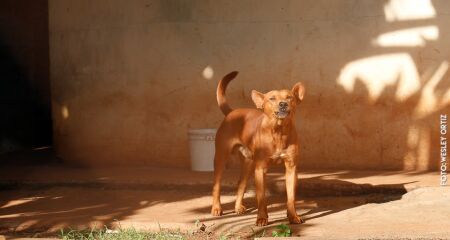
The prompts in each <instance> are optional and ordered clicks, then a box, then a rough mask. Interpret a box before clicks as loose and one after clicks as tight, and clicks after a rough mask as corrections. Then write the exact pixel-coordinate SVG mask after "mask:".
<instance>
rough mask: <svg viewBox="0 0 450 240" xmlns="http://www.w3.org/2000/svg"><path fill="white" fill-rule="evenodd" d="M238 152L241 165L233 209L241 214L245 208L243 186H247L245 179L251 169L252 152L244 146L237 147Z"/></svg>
mask: <svg viewBox="0 0 450 240" xmlns="http://www.w3.org/2000/svg"><path fill="white" fill-rule="evenodd" d="M239 152H240V153H241V159H242V167H241V177H240V179H239V184H238V189H237V193H236V203H235V205H234V211H235V212H236V214H243V213H245V211H246V210H247V209H246V207H245V206H244V204H243V203H242V201H243V198H244V193H245V188H246V187H247V180H248V177H249V175H250V173H251V172H252V170H253V159H252V157H253V154H252V152H251V151H250V150H249V149H248V148H246V147H244V146H240V147H239Z"/></svg>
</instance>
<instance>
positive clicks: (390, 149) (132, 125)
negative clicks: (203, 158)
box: [49, 0, 450, 170]
mask: <svg viewBox="0 0 450 240" xmlns="http://www.w3.org/2000/svg"><path fill="white" fill-rule="evenodd" d="M449 13H450V2H449V1H444V0H441V1H427V0H420V1H415V0H411V1H401V0H391V1H379V0H373V1H349V0H333V1H329V0H319V1H318V0H303V1H300V0H299V1H293V0H291V1H289V0H283V1H260V0H252V1H250V0H247V1H226V0H223V1H206V0H205V1H200V0H196V1H191V0H160V1H148V0H147V1H145V0H134V1H122V0H94V1H92V0H78V1H72V0H50V2H49V15H50V16H49V19H50V20H49V21H50V49H51V50H50V56H51V80H52V94H53V97H52V100H53V118H54V138H55V146H56V149H57V152H58V155H59V156H61V157H62V158H63V159H65V160H66V161H68V162H74V163H81V164H87V165H116V164H126V165H149V166H164V167H188V166H189V155H188V154H189V153H188V142H187V129H188V128H214V127H218V126H219V124H220V122H221V120H222V118H223V116H222V114H221V112H220V111H219V109H218V107H217V105H216V100H215V88H216V84H217V82H218V80H219V78H220V77H221V76H223V75H224V74H226V73H228V72H230V71H232V70H238V71H240V75H239V76H238V78H237V79H236V80H235V81H234V82H232V84H231V86H230V88H229V91H228V99H229V100H230V102H231V105H232V106H233V107H234V108H237V107H248V106H252V103H251V100H250V92H251V90H252V89H257V90H259V91H267V90H270V89H278V88H290V87H291V86H292V85H293V84H294V83H295V82H297V81H302V82H303V83H304V84H305V86H306V89H307V94H306V97H305V100H304V102H303V103H302V104H301V106H300V109H299V111H298V113H299V114H298V118H297V123H298V133H299V136H300V139H301V166H302V168H304V169H312V168H342V169H349V168H351V169H410V170H412V169H416V170H426V169H436V168H437V166H438V161H439V159H438V153H439V148H438V147H439V114H441V113H448V112H449V105H448V103H449V100H450V92H449V89H450V82H449V74H448V72H447V68H448V60H449V52H450V51H449V50H450V39H449V31H450V28H449V27H448V23H449V22H450V14H449ZM205 68H207V69H209V70H212V72H213V76H212V78H211V79H208V76H207V74H206V75H204V74H203V73H204V72H205ZM206 72H207V71H206ZM210 72H211V71H210Z"/></svg>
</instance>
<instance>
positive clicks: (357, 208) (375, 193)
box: [0, 165, 450, 239]
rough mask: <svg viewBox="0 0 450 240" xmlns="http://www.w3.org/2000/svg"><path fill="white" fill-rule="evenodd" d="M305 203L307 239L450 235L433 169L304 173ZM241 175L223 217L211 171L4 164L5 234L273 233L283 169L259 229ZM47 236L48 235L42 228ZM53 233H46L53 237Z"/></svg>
mask: <svg viewBox="0 0 450 240" xmlns="http://www.w3.org/2000/svg"><path fill="white" fill-rule="evenodd" d="M299 179H300V180H299V188H298V193H299V196H298V200H297V208H298V210H299V213H300V214H301V215H302V216H303V217H304V218H305V219H306V223H304V224H301V225H291V226H290V227H291V229H292V231H293V235H294V236H301V239H409V238H411V239H450V218H449V216H450V188H447V187H439V186H438V184H439V175H438V174H437V173H430V172H365V171H308V172H302V171H301V172H300V173H299ZM237 180H238V172H237V171H232V170H230V171H228V172H227V174H226V177H225V180H224V184H223V185H224V195H223V197H222V203H223V208H224V210H225V212H224V213H225V214H224V216H221V217H212V216H211V215H210V213H209V212H210V204H211V197H210V188H211V184H212V173H200V172H192V171H189V170H182V169H156V168H139V169H127V168H103V169H95V170H94V169H88V168H74V167H67V166H61V165H50V166H29V165H27V166H13V165H10V166H2V167H1V169H0V189H1V191H0V235H1V234H5V235H13V236H31V235H34V234H35V233H41V235H42V233H48V232H58V231H59V229H61V228H68V227H71V228H89V227H92V226H97V227H102V226H104V225H107V226H110V227H115V226H119V225H120V226H122V227H124V226H134V227H136V228H142V229H149V230H159V228H160V227H161V228H170V229H177V228H180V229H181V230H182V231H193V230H196V229H197V228H198V227H196V225H195V222H196V221H197V220H198V221H199V223H200V224H205V225H206V226H207V227H206V231H211V232H212V233H213V234H214V235H215V236H219V235H220V234H222V235H225V234H228V235H229V236H234V237H236V236H240V237H241V238H243V237H255V236H256V237H259V236H270V235H271V232H272V230H273V227H274V226H276V225H279V224H281V223H287V219H286V217H285V196H284V193H283V190H284V184H283V174H282V173H280V172H278V171H274V172H271V173H269V175H268V194H269V204H270V205H269V223H270V225H269V226H268V227H265V228H257V227H255V226H254V222H255V220H256V210H255V208H254V206H255V204H254V202H255V200H254V191H253V190H252V189H253V184H252V183H250V186H249V190H248V192H247V194H246V198H245V203H246V205H247V207H249V208H250V209H249V212H248V213H247V214H244V215H240V216H237V215H235V214H234V213H233V211H232V209H233V204H234V196H233V192H234V189H235V184H236V182H237ZM38 235H39V234H38ZM44 235H45V234H44Z"/></svg>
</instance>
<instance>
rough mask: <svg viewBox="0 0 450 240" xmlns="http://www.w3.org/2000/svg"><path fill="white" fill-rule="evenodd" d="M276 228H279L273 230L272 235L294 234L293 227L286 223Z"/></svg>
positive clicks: (284, 235) (288, 235)
mask: <svg viewBox="0 0 450 240" xmlns="http://www.w3.org/2000/svg"><path fill="white" fill-rule="evenodd" d="M275 228H276V229H277V230H275V231H272V237H290V236H291V234H292V231H291V228H289V226H288V225H286V224H280V225H278V226H276V227H275Z"/></svg>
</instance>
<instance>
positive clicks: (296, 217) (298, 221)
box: [288, 214, 305, 224]
mask: <svg viewBox="0 0 450 240" xmlns="http://www.w3.org/2000/svg"><path fill="white" fill-rule="evenodd" d="M288 219H289V223H291V224H301V223H304V222H305V220H303V218H302V217H300V216H299V215H297V214H295V215H294V216H288Z"/></svg>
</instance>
